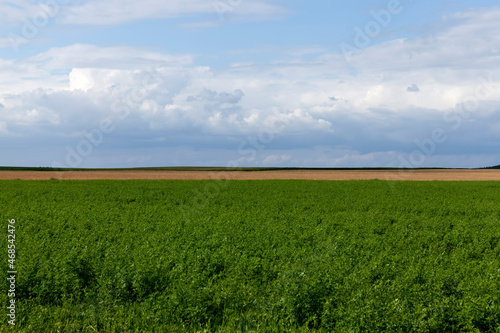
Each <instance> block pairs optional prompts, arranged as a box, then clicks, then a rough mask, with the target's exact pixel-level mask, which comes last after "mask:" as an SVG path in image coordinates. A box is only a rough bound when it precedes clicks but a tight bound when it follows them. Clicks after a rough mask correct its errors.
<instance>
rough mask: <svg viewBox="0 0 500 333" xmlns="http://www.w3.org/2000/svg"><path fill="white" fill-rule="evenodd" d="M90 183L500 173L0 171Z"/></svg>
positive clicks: (493, 173)
mask: <svg viewBox="0 0 500 333" xmlns="http://www.w3.org/2000/svg"><path fill="white" fill-rule="evenodd" d="M6 179H22V180H48V179H62V180H91V179H119V180H127V179H180V180H212V179H217V180H218V179H227V180H260V179H308V180H362V179H381V180H429V181H431V180H500V170H453V169H435V170H429V169H428V170H387V171H385V170H280V171H217V172H214V171H152V170H124V171H64V172H60V171H54V172H53V171H0V180H6Z"/></svg>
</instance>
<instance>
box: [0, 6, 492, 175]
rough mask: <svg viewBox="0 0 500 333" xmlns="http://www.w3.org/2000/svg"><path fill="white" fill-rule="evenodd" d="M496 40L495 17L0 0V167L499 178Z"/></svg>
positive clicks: (483, 12) (432, 9) (464, 9)
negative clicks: (484, 174) (491, 174)
mask: <svg viewBox="0 0 500 333" xmlns="http://www.w3.org/2000/svg"><path fill="white" fill-rule="evenodd" d="M498 31H500V4H499V3H498V1H490V0H483V1H472V0H457V1H439V0H437V1H436V0H433V1H430V0H383V1H382V0H369V1H368V0H357V1H339V0H308V1H305V0H302V1H301V0H289V1H287V0H170V1H153V0H145V1H131V0H119V1H118V0H106V1H97V0H74V1H71V0H43V1H33V0H16V1H4V0H0V147H1V148H0V149H1V153H0V165H3V166H32V167H39V166H41V167H72V168H93V167H98V168H108V167H124V168H125V167H154V166H233V167H244V166H260V167H396V168H408V167H411V168H414V167H461V168H473V167H485V166H492V165H498V164H500V149H499V147H500V34H498Z"/></svg>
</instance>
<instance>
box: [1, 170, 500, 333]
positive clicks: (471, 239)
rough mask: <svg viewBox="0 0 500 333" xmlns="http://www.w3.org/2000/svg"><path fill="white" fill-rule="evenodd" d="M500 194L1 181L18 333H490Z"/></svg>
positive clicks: (421, 186) (368, 184)
mask: <svg viewBox="0 0 500 333" xmlns="http://www.w3.org/2000/svg"><path fill="white" fill-rule="evenodd" d="M210 186H211V188H212V189H213V190H212V191H209V192H207V194H206V196H205V195H202V196H200V193H204V192H203V191H204V189H205V188H209V187H210ZM499 190H500V183H496V182H385V181H337V182H328V181H300V180H293V181H290V180H288V181H229V182H224V181H221V182H215V181H54V180H52V181H2V182H0V202H1V207H2V218H3V220H4V223H5V224H7V220H8V219H16V226H17V227H16V251H17V252H16V256H17V257H16V269H17V271H18V277H17V281H16V289H17V292H16V306H17V313H16V316H17V317H16V330H17V331H24V332H57V331H61V332H79V331H84V332H95V331H99V332H144V331H156V332H201V331H206V332H289V331H290V332H313V331H315V332H333V331H338V332H380V331H391V332H393V331H394V332H443V331H447V332H479V331H482V332H500V260H499V256H500V255H499V253H500V243H499V242H500V209H499V208H500V204H499V202H498V193H499ZM193 198H198V199H197V200H193ZM186 212H189V214H186ZM5 233H6V234H7V231H6V230H5ZM5 238H6V237H5ZM4 241H5V242H6V239H5V240H4ZM6 245H7V243H6V244H5V246H4V248H5V258H6V259H5V260H3V263H2V265H3V266H2V271H4V272H6V271H7V270H8V268H7V250H6ZM0 289H1V290H0V301H1V302H2V304H7V301H8V298H7V284H6V283H4V284H2V285H1V288H0ZM1 325H2V330H4V331H7V330H9V329H11V328H10V326H9V325H8V324H7V318H6V317H5V316H4V319H2V322H1Z"/></svg>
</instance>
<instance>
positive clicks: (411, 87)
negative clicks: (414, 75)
mask: <svg viewBox="0 0 500 333" xmlns="http://www.w3.org/2000/svg"><path fill="white" fill-rule="evenodd" d="M406 91H408V92H419V91H420V88H419V87H418V86H417V85H416V84H415V83H414V84H412V85H411V86H409V87H408V88H406Z"/></svg>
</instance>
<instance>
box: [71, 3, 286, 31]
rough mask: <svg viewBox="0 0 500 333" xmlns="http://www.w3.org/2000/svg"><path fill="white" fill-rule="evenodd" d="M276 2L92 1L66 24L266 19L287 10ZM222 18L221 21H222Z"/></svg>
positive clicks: (76, 8) (77, 7)
mask: <svg viewBox="0 0 500 333" xmlns="http://www.w3.org/2000/svg"><path fill="white" fill-rule="evenodd" d="M273 2H275V1H272V0H258V1H218V0H214V1H205V0H170V1H168V2H166V1H165V2H161V1H160V2H159V1H155V0H146V1H140V2H138V1H132V0H108V1H97V0H88V1H85V2H83V3H82V4H77V5H73V6H71V7H69V8H68V9H67V10H66V11H65V15H64V18H63V19H62V21H63V22H64V23H69V24H96V25H114V24H122V23H127V22H133V21H139V20H145V19H156V18H177V17H187V16H193V15H200V14H210V15H213V19H212V20H210V22H214V21H215V20H218V21H221V19H222V20H223V19H224V18H227V17H228V16H229V15H232V16H235V17H237V18H238V19H246V20H262V19H269V18H276V17H277V16H278V17H281V16H282V15H284V14H285V13H286V12H287V11H286V10H285V9H284V8H283V7H281V6H278V5H275V4H273ZM219 16H220V18H219Z"/></svg>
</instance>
